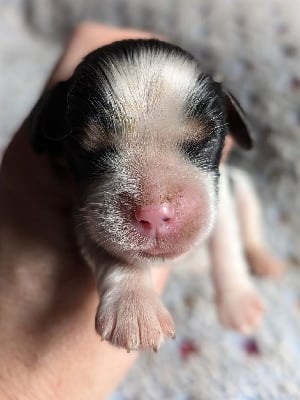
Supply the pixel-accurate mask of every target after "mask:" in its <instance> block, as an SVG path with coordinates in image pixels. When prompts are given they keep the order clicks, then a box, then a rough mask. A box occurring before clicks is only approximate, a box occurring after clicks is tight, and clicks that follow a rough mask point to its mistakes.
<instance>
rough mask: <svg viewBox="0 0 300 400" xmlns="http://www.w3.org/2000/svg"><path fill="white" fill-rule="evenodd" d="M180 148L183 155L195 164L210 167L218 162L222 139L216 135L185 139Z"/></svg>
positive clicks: (213, 166)
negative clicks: (199, 138)
mask: <svg viewBox="0 0 300 400" xmlns="http://www.w3.org/2000/svg"><path fill="white" fill-rule="evenodd" d="M180 148H181V152H182V153H183V155H184V157H185V158H186V159H188V160H189V161H191V162H192V163H193V164H195V165H196V166H198V167H201V168H205V169H212V168H215V167H216V166H217V165H218V164H219V161H220V156H221V150H222V148H223V140H222V139H221V138H220V137H219V136H218V135H210V136H207V137H206V138H204V139H202V140H186V141H184V142H183V143H182V144H181V146H180Z"/></svg>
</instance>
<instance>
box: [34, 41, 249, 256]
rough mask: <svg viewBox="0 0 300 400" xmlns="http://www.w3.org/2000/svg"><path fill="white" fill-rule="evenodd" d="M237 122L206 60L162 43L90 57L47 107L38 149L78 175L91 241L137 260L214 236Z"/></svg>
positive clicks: (244, 137) (40, 115) (240, 131)
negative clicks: (223, 170)
mask: <svg viewBox="0 0 300 400" xmlns="http://www.w3.org/2000/svg"><path fill="white" fill-rule="evenodd" d="M226 101H227V102H229V105H230V107H231V108H230V109H229V113H228V116H229V125H230V121H231V120H232V121H234V123H233V124H232V132H233V133H234V134H235V135H236V137H237V138H240V140H238V141H239V142H240V143H241V144H244V145H246V146H249V143H250V139H249V136H248V132H247V130H246V129H245V128H244V123H243V120H242V119H241V117H242V115H240V114H238V113H237V112H236V111H235V108H236V105H235V102H234V100H233V99H231V98H228V96H226V95H225V94H224V91H223V90H222V88H221V86H220V84H218V83H216V82H214V81H213V80H212V79H211V78H209V77H208V76H206V75H205V74H203V73H202V72H201V70H200V67H199V65H198V64H197V62H196V60H195V59H194V58H193V57H192V56H191V55H189V54H188V53H186V52H185V51H183V50H181V49H180V48H178V47H176V46H173V45H170V44H167V43H164V42H161V41H158V40H126V41H122V42H116V43H113V44H111V45H109V46H105V47H102V48H100V49H98V50H96V51H94V52H93V53H91V54H89V55H88V56H87V57H86V58H85V59H84V60H83V61H82V63H81V64H80V65H79V66H78V67H77V69H76V70H75V72H74V75H73V76H72V77H71V78H70V79H69V80H68V81H66V82H63V83H60V84H59V85H57V86H56V87H55V88H54V89H53V90H52V91H51V92H49V93H47V94H45V95H44V97H43V98H42V99H41V100H40V102H39V103H38V104H37V106H36V108H35V109H34V111H33V114H32V118H31V132H32V139H33V143H34V146H35V148H36V149H37V150H38V151H47V152H49V153H50V154H52V156H57V155H58V156H60V157H61V156H63V157H64V158H65V159H66V160H67V162H68V164H69V166H70V168H71V170H72V172H73V174H74V177H75V178H76V179H77V181H78V185H79V188H80V191H81V199H80V201H79V206H78V210H77V213H76V214H77V223H78V229H80V234H81V236H82V235H84V237H85V240H89V241H92V242H93V243H94V244H96V245H98V246H101V247H103V248H105V249H106V250H107V251H108V252H110V253H111V254H113V255H114V256H116V257H118V258H121V259H123V260H126V261H127V262H138V261H139V262H140V261H145V260H147V259H150V260H154V259H165V258H174V257H176V256H178V255H180V254H182V253H184V252H186V251H187V250H188V249H189V248H190V247H191V246H193V245H194V244H195V243H198V242H199V241H200V240H203V239H205V238H206V237H207V236H208V234H209V233H210V231H211V229H212V226H213V222H214V218H215V214H216V197H217V181H218V174H219V172H218V165H219V162H220V157H221V151H222V148H223V144H224V139H225V135H226V132H227V122H228V121H227V112H226V110H227V109H228V105H227V106H226Z"/></svg>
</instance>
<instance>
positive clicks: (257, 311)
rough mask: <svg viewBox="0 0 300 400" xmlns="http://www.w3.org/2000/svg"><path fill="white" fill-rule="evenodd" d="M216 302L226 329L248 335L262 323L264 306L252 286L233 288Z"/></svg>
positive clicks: (220, 318)
mask: <svg viewBox="0 0 300 400" xmlns="http://www.w3.org/2000/svg"><path fill="white" fill-rule="evenodd" d="M216 301H217V312H218V317H219V320H220V322H221V323H222V325H224V326H225V327H226V328H230V329H234V330H237V331H239V332H241V333H244V334H248V333H250V332H251V331H253V330H254V329H255V328H256V327H257V326H258V325H259V323H260V322H261V318H262V316H263V312H264V305H263V302H262V300H261V298H260V296H259V295H258V293H257V291H256V290H255V289H254V288H253V287H252V286H250V287H247V288H232V289H231V291H228V292H225V293H223V294H222V295H220V296H218V297H217V300H216Z"/></svg>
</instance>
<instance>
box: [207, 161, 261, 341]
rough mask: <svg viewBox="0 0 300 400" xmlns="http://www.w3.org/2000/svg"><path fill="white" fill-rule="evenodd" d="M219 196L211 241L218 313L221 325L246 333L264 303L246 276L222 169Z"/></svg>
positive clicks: (237, 231)
mask: <svg viewBox="0 0 300 400" xmlns="http://www.w3.org/2000/svg"><path fill="white" fill-rule="evenodd" d="M219 196H220V202H219V210H218V215H217V221H216V225H215V229H214V232H213V234H212V237H211V239H210V251H211V261H212V277H213V282H214V285H215V289H216V303H217V312H218V316H219V320H220V321H221V322H222V324H223V325H224V326H226V327H228V328H232V329H236V330H239V331H241V332H243V333H248V332H250V331H251V330H252V329H253V328H255V327H256V326H257V325H258V324H259V322H260V320H261V317H262V313H263V304H262V301H261V299H260V296H259V295H258V293H257V291H256V289H255V287H254V285H253V283H252V282H251V280H250V277H249V275H248V271H247V263H246V260H245V258H244V254H243V249H242V245H241V242H240V234H239V226H238V221H237V216H236V210H235V204H234V201H233V199H232V195H231V193H230V187H229V182H228V176H227V171H226V169H225V168H224V169H223V170H222V173H221V178H220V187H219Z"/></svg>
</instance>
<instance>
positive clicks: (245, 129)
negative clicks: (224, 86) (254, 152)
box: [225, 91, 253, 150]
mask: <svg viewBox="0 0 300 400" xmlns="http://www.w3.org/2000/svg"><path fill="white" fill-rule="evenodd" d="M225 101H226V108H227V122H228V130H229V132H230V134H231V135H232V136H233V138H234V140H235V141H236V142H237V143H238V144H239V145H240V146H241V147H243V148H244V149H246V150H250V149H251V148H252V147H253V140H252V137H251V134H250V128H249V125H248V122H247V118H246V115H245V113H244V111H243V110H242V108H241V106H240V104H239V102H238V101H237V100H236V99H235V98H234V97H233V96H232V94H229V93H228V92H227V91H225Z"/></svg>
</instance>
